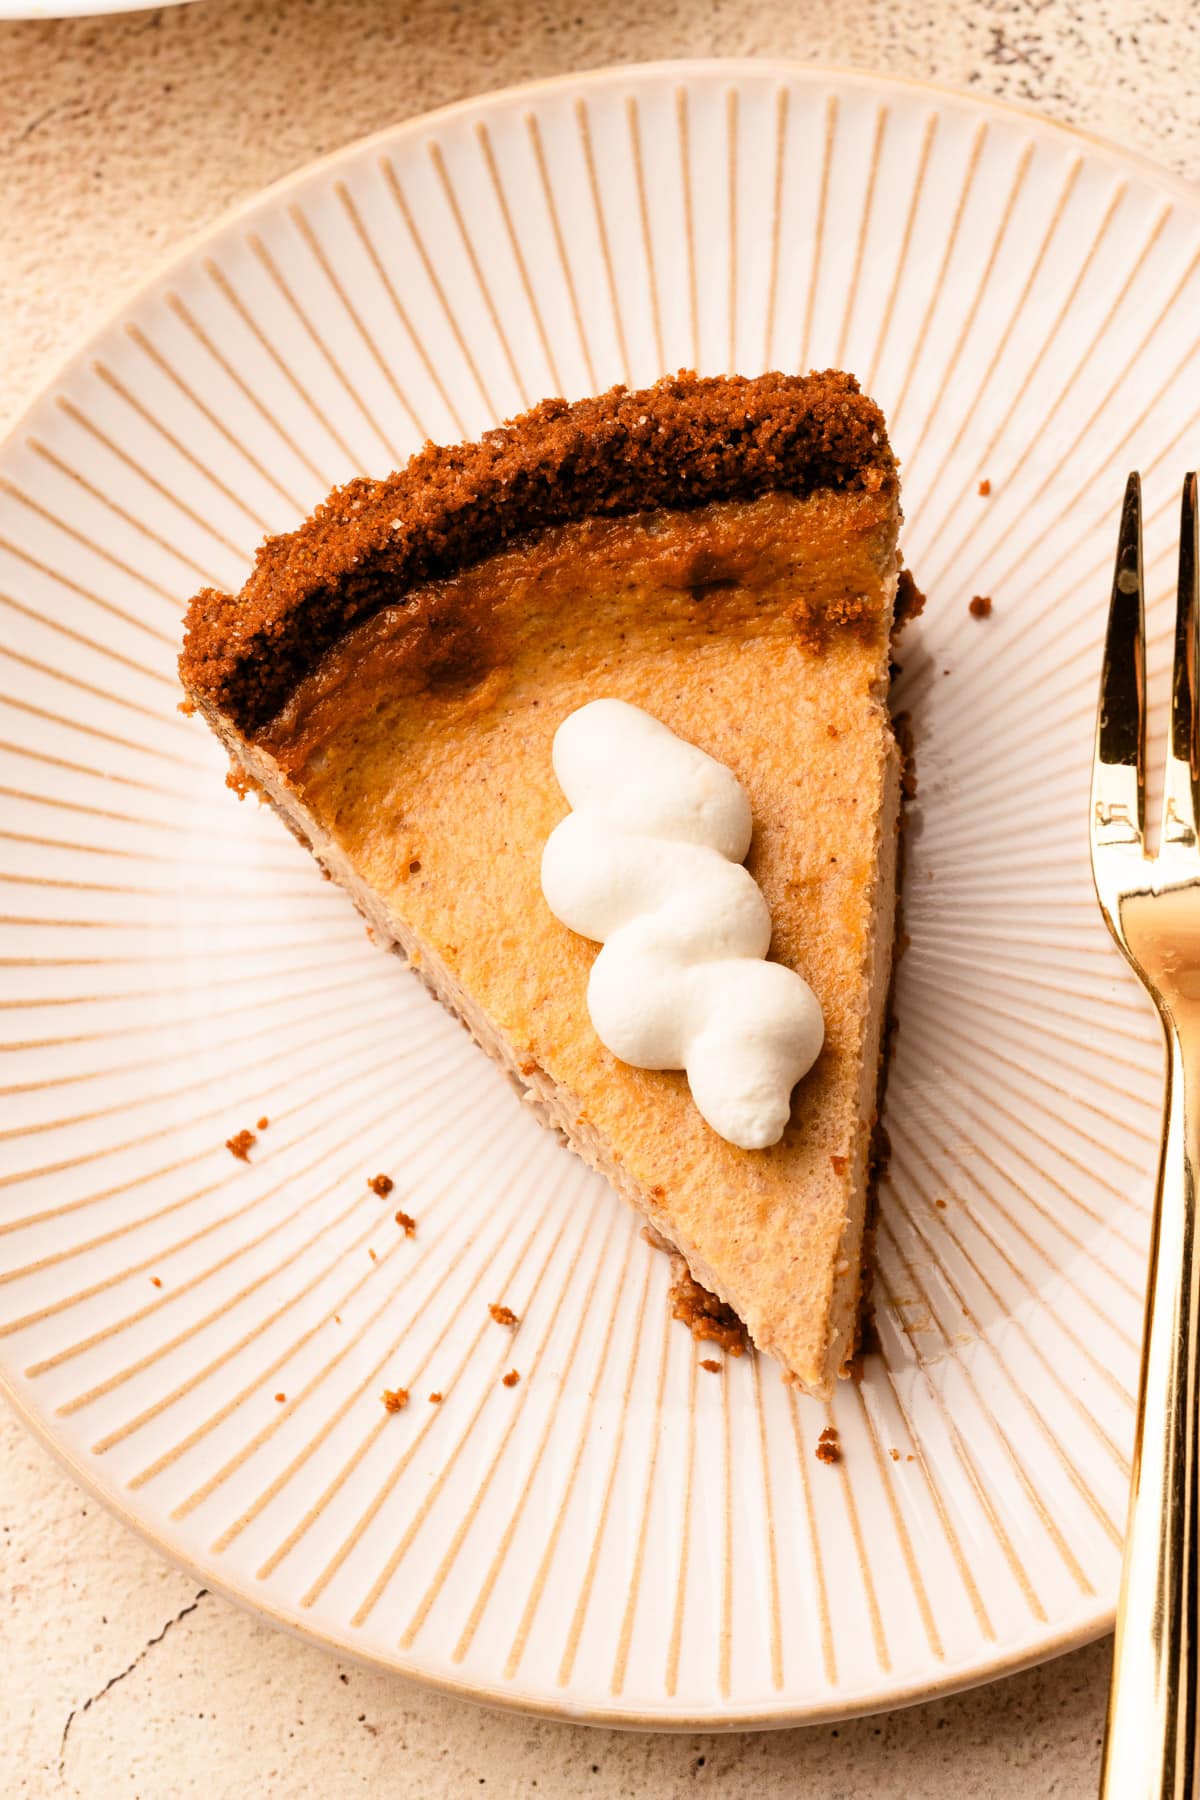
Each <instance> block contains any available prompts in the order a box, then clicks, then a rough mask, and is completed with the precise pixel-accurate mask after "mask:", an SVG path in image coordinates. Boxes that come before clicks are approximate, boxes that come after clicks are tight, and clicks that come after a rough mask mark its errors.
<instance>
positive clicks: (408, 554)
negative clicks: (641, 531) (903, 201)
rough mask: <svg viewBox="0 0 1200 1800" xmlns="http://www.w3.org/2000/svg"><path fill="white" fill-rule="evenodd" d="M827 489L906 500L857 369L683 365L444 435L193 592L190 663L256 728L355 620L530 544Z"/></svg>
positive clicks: (339, 492) (221, 705) (211, 694)
mask: <svg viewBox="0 0 1200 1800" xmlns="http://www.w3.org/2000/svg"><path fill="white" fill-rule="evenodd" d="M822 489H830V490H833V491H835V492H857V493H860V494H864V495H875V496H879V497H881V498H888V499H891V498H894V495H895V490H896V468H895V461H894V458H893V456H892V453H891V450H890V448H889V445H888V441H887V436H886V432H885V429H884V424H883V418H882V415H881V414H880V412H879V409H878V408H877V407H876V406H875V405H874V403H873V402H872V401H870V400H868V399H866V398H865V397H864V396H863V395H862V394H860V393H859V391H858V384H857V382H856V381H855V380H854V378H853V376H850V375H844V374H840V373H838V372H836V371H826V372H825V373H823V374H814V375H806V376H787V375H781V374H768V375H760V376H757V377H755V378H753V379H748V378H744V377H732V376H731V377H718V378H713V379H701V378H699V377H697V376H694V375H690V374H681V375H679V376H675V377H670V378H666V379H664V380H662V381H660V382H658V383H657V384H656V385H655V386H654V387H652V388H647V389H643V390H641V391H640V392H630V391H629V390H627V389H625V388H613V389H611V390H610V391H609V392H608V393H607V394H603V395H600V396H599V397H598V398H595V399H588V400H581V401H576V402H575V403H573V404H571V405H568V403H567V402H566V401H564V400H546V401H543V402H542V404H541V405H540V406H537V407H535V408H534V409H533V411H532V412H529V413H526V414H525V415H524V416H523V417H522V418H520V419H517V420H514V421H513V422H512V423H511V424H508V425H505V426H502V427H500V428H499V429H497V430H496V431H491V432H488V433H487V434H486V435H485V436H484V437H483V438H482V439H480V440H479V442H477V443H472V444H465V445H453V446H449V447H446V446H435V445H427V446H426V448H425V449H424V450H422V451H421V452H420V453H419V454H418V455H417V456H415V457H413V459H412V460H411V461H410V462H409V464H408V465H407V467H406V468H404V469H403V470H401V471H400V472H399V473H398V474H394V475H390V476H388V477H387V479H386V480H383V481H368V480H365V479H359V480H355V481H351V482H349V483H347V485H346V486H345V487H343V488H338V489H335V490H334V492H333V493H332V494H331V495H330V496H329V498H328V499H327V500H326V501H325V502H324V503H323V504H322V505H321V506H319V507H318V508H317V510H316V512H315V513H314V514H313V516H312V517H311V518H310V519H309V520H308V521H307V522H306V523H305V524H304V525H302V526H301V527H300V529H299V530H298V531H294V532H291V533H289V534H287V535H286V536H282V537H275V538H269V539H267V541H266V542H265V543H264V544H263V545H262V547H261V548H260V550H259V552H258V557H257V560H256V563H255V567H254V571H253V573H252V574H251V576H250V579H249V580H248V581H247V583H246V585H245V587H244V588H243V589H242V591H241V593H240V594H237V595H231V594H224V593H220V592H218V591H217V590H215V589H212V588H206V589H204V590H203V591H202V592H201V593H199V594H197V595H196V597H195V598H194V599H193V601H192V603H191V606H190V607H189V609H188V614H187V620H186V627H187V629H186V636H185V640H184V649H183V654H182V656H181V658H180V672H181V675H182V677H183V680H184V683H185V685H186V686H187V688H188V689H189V691H190V692H192V693H193V694H195V695H196V696H197V697H198V698H200V699H201V700H202V701H204V702H205V704H206V705H207V706H208V707H209V708H210V709H215V710H216V711H218V712H220V713H223V714H224V715H225V716H226V717H228V718H230V719H231V720H232V721H233V723H234V724H235V725H236V726H237V727H238V729H239V730H240V731H242V732H243V733H244V734H246V735H252V734H254V733H256V732H258V731H259V730H261V729H262V727H263V726H264V725H266V724H267V723H268V722H269V721H270V720H271V719H272V718H273V717H274V716H275V714H276V713H278V712H279V710H280V708H281V707H282V706H283V705H284V703H285V702H286V700H287V699H288V697H289V695H290V694H291V693H292V692H293V691H294V690H295V688H296V686H297V684H298V683H299V682H300V681H302V680H303V678H304V676H305V675H306V674H307V673H308V672H309V671H310V670H312V669H313V668H314V667H315V666H316V664H317V663H318V662H319V661H320V659H321V658H322V656H323V654H324V653H325V651H326V650H328V649H329V647H330V646H331V645H333V644H334V643H335V642H337V640H338V639H339V638H341V637H342V636H343V635H344V634H345V633H346V632H347V631H348V630H349V629H350V628H351V627H353V626H356V625H361V624H362V623H363V622H364V621H366V620H367V619H369V618H371V617H373V616H374V615H375V614H376V613H378V612H379V611H381V610H382V609H383V608H385V607H403V605H404V603H405V596H406V594H408V593H409V592H410V591H411V590H413V589H414V588H418V587H420V586H421V585H422V584H428V583H429V582H432V581H438V580H441V579H443V578H445V577H448V576H453V575H455V574H457V573H459V572H461V571H462V570H464V569H466V568H469V567H470V566H471V565H472V564H474V563H475V562H477V561H479V560H480V559H481V558H482V557H485V556H487V555H489V554H491V553H492V552H494V551H496V550H498V549H500V548H502V547H503V546H504V545H506V544H509V543H511V542H513V540H514V539H519V538H521V537H524V536H527V535H528V534H529V533H531V532H538V531H543V530H545V529H546V528H547V527H551V526H557V525H564V524H568V523H570V522H571V521H573V520H578V519H582V518H584V517H588V516H594V515H598V516H609V517H614V516H619V515H625V514H630V513H634V512H640V513H644V512H647V511H653V510H655V509H664V508H671V509H680V508H692V507H697V506H702V505H704V504H705V503H707V502H711V501H713V500H718V499H738V498H743V499H749V498H753V497H754V496H756V495H760V494H764V493H768V492H771V491H779V492H786V493H793V494H798V495H804V494H809V493H814V492H817V491H819V490H822ZM701 579H702V572H701Z"/></svg>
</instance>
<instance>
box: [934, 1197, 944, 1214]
mask: <svg viewBox="0 0 1200 1800" xmlns="http://www.w3.org/2000/svg"><path fill="white" fill-rule="evenodd" d="M933 1204H934V1205H935V1206H936V1207H937V1208H938V1209H939V1211H941V1212H945V1210H946V1202H945V1201H944V1200H942V1199H937V1200H935V1201H934V1203H933Z"/></svg>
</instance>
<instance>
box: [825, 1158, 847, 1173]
mask: <svg viewBox="0 0 1200 1800" xmlns="http://www.w3.org/2000/svg"><path fill="white" fill-rule="evenodd" d="M829 1161H830V1163H831V1165H832V1167H833V1172H834V1174H835V1175H844V1174H845V1173H846V1170H847V1169H848V1168H849V1167H850V1158H849V1157H848V1156H831V1157H830V1159H829Z"/></svg>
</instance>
